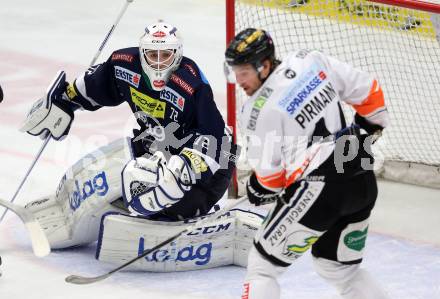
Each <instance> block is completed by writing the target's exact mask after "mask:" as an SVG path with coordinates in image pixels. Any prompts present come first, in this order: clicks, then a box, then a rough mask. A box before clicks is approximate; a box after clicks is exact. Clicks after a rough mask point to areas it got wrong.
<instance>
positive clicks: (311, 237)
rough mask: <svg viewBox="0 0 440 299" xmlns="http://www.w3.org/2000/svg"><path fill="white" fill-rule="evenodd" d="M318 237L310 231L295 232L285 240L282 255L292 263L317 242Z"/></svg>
mask: <svg viewBox="0 0 440 299" xmlns="http://www.w3.org/2000/svg"><path fill="white" fill-rule="evenodd" d="M318 239H319V237H318V236H317V235H316V234H315V233H313V232H310V231H296V232H294V233H292V234H290V235H289V236H288V237H287V238H286V242H285V245H284V250H283V253H282V255H283V256H284V257H285V258H287V259H289V260H291V261H294V260H296V259H298V258H299V257H300V256H302V254H303V253H305V252H306V251H307V250H309V249H310V247H312V245H313V244H315V243H316V241H318Z"/></svg>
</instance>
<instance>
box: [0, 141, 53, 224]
mask: <svg viewBox="0 0 440 299" xmlns="http://www.w3.org/2000/svg"><path fill="white" fill-rule="evenodd" d="M49 140H50V135H49V136H47V138H46V140H44V143H43V145H42V146H41V147H40V150H39V151H38V153H37V155H36V156H35V158H34V160H33V161H32V164H31V166H30V167H29V169H28V171H27V172H26V175H25V176H24V178H23V179H22V180H21V182H20V185H19V186H18V188H17V190H16V191H15V193H14V196H12V199H11V200H10V201H9V202H10V203H11V204H12V203H13V202H14V201H15V198H17V195H18V193H19V192H20V190H21V188H22V187H23V185H24V183H25V182H26V180H27V178H28V176H29V174H30V173H31V171H32V169H33V168H34V166H35V164H36V163H37V161H38V159H40V156H41V154H42V153H43V151H44V149H45V148H46V146H47V144H48V143H49ZM7 212H8V208H7V207H6V209H5V210H4V212H3V214H2V217H1V218H0V222H1V221H3V218H5V216H6V213H7Z"/></svg>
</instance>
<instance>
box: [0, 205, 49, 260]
mask: <svg viewBox="0 0 440 299" xmlns="http://www.w3.org/2000/svg"><path fill="white" fill-rule="evenodd" d="M0 206H3V207H5V208H7V209H9V210H11V211H12V212H14V213H15V214H16V215H17V216H18V217H19V218H20V219H21V220H22V221H23V223H24V225H25V226H26V228H27V231H28V233H29V235H30V237H31V243H32V249H33V251H34V253H35V255H36V256H38V257H43V256H46V255H48V254H49V253H50V245H49V241H48V240H47V238H46V235H45V234H44V232H43V229H42V228H41V226H40V224H39V223H38V221H37V220H36V219H35V217H34V215H33V214H32V213H31V212H30V211H28V210H26V209H25V208H23V207H21V206H18V205H14V204H13V203H10V202H9V201H6V200H4V199H1V198H0Z"/></svg>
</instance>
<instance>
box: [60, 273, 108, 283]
mask: <svg viewBox="0 0 440 299" xmlns="http://www.w3.org/2000/svg"><path fill="white" fill-rule="evenodd" d="M109 276H110V274H109V273H107V274H105V275H101V276H97V277H83V276H78V275H70V276H67V277H66V279H65V281H66V282H67V283H71V284H91V283H94V282H97V281H101V280H104V279H106V278H107V277H109Z"/></svg>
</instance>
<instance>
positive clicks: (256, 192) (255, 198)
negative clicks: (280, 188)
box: [246, 172, 279, 206]
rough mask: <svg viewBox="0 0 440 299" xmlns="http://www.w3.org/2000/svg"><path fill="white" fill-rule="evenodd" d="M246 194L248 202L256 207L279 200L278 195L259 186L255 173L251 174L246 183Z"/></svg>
mask: <svg viewBox="0 0 440 299" xmlns="http://www.w3.org/2000/svg"><path fill="white" fill-rule="evenodd" d="M246 192H247V196H248V199H249V201H250V202H251V203H253V204H254V205H256V206H259V205H264V204H268V203H272V202H274V201H276V200H278V198H279V196H278V195H279V193H276V192H273V191H271V190H267V189H266V188H264V187H263V186H261V184H260V182H258V179H257V176H256V175H255V172H254V173H252V175H251V177H250V178H249V180H248V182H247V183H246Z"/></svg>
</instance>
